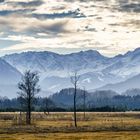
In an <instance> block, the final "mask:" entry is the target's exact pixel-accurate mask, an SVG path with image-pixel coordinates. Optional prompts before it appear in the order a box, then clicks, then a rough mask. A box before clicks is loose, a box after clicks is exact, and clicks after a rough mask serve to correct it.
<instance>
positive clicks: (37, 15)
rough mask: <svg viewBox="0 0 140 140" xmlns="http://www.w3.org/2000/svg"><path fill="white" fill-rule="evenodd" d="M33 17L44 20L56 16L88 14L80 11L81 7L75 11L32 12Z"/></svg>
mask: <svg viewBox="0 0 140 140" xmlns="http://www.w3.org/2000/svg"><path fill="white" fill-rule="evenodd" d="M32 17H35V18H38V19H41V20H44V19H55V18H85V17H86V16H85V15H84V14H83V13H81V12H80V9H76V10H74V11H68V12H62V13H53V14H32Z"/></svg>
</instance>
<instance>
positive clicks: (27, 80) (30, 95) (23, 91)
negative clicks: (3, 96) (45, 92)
mask: <svg viewBox="0 0 140 140" xmlns="http://www.w3.org/2000/svg"><path fill="white" fill-rule="evenodd" d="M38 82H39V76H38V73H37V72H31V71H30V70H28V71H26V72H25V73H24V75H23V77H22V80H21V82H19V83H18V88H19V90H20V92H18V95H19V97H20V101H21V103H22V107H23V108H24V110H25V111H26V124H28V125H30V124H31V111H32V107H33V104H34V101H35V96H36V94H37V93H38V92H39V91H40V87H39V86H38Z"/></svg>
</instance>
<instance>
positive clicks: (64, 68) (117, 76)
mask: <svg viewBox="0 0 140 140" xmlns="http://www.w3.org/2000/svg"><path fill="white" fill-rule="evenodd" d="M2 58H3V59H4V60H5V61H6V62H7V63H9V64H10V65H12V67H14V68H15V69H17V70H18V71H20V72H21V73H23V72H24V71H25V70H28V69H31V70H33V71H38V72H39V74H40V77H41V81H40V84H41V87H42V88H43V90H44V91H46V90H49V91H51V92H56V91H59V90H61V89H63V88H68V87H72V85H71V83H70V73H71V72H72V71H75V70H76V71H78V72H79V74H80V75H81V78H80V81H79V85H80V86H81V87H82V86H85V87H86V88H87V89H88V90H92V89H94V90H95V89H97V88H100V87H102V88H101V89H104V88H103V86H105V85H106V86H105V87H106V88H105V89H115V91H119V92H122V91H124V90H125V89H126V90H127V88H131V86H132V88H133V85H137V83H136V82H137V81H135V80H134V81H133V84H132V85H129V84H127V86H126V87H125V88H123V87H121V85H120V86H119V87H120V89H119V88H117V87H115V85H114V84H116V83H120V82H122V81H125V80H127V79H130V78H132V77H133V76H136V75H138V74H139V73H140V48H138V49H135V50H134V51H129V52H127V53H126V54H124V55H117V56H115V57H112V58H108V57H105V56H103V55H101V54H100V53H99V52H97V51H94V50H88V51H81V52H77V53H71V54H65V55H62V54H57V53H53V52H48V51H44V52H23V53H19V54H17V53H15V54H10V55H5V56H3V57H2ZM135 83H136V84H135ZM113 86H114V88H113Z"/></svg>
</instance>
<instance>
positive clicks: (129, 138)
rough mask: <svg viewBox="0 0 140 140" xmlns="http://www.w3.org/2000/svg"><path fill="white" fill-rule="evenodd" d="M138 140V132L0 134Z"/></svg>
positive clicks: (1, 138)
mask: <svg viewBox="0 0 140 140" xmlns="http://www.w3.org/2000/svg"><path fill="white" fill-rule="evenodd" d="M94 139H96V140H139V139H140V132H93V133H89V132H87V133H49V134H48V133H40V134H26V133H24V134H12V135H5V134H2V135H0V140H94Z"/></svg>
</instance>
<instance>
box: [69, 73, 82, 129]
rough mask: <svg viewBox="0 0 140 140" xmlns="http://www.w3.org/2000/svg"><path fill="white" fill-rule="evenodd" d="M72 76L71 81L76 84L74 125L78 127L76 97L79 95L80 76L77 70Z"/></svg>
mask: <svg viewBox="0 0 140 140" xmlns="http://www.w3.org/2000/svg"><path fill="white" fill-rule="evenodd" d="M70 78H71V83H72V84H73V86H74V96H73V110H74V125H75V127H77V115H76V111H77V108H76V97H77V86H78V82H79V79H80V76H79V75H78V73H77V71H75V72H74V74H73V75H72V76H71V77H70Z"/></svg>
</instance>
